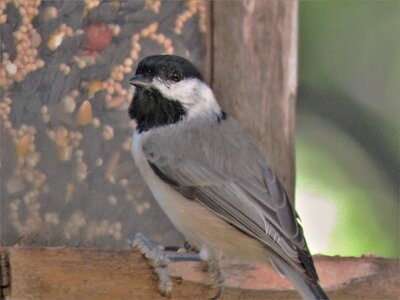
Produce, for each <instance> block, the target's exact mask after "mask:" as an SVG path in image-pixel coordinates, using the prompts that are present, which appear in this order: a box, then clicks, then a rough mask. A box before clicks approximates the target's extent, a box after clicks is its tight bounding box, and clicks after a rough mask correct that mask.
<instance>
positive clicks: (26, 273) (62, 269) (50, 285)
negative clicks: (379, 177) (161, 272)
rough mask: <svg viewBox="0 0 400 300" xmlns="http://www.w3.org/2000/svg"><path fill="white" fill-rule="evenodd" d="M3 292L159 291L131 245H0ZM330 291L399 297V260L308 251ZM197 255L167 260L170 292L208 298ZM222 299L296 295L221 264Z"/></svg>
mask: <svg viewBox="0 0 400 300" xmlns="http://www.w3.org/2000/svg"><path fill="white" fill-rule="evenodd" d="M0 257H1V263H0V266H1V268H0V270H1V272H0V275H1V282H2V295H3V297H4V295H6V296H10V297H11V298H12V299H14V300H17V299H97V300H98V299H143V300H146V299H165V298H162V297H161V296H160V295H159V294H158V293H157V283H158V282H157V279H156V276H155V275H154V273H153V272H152V269H151V267H150V266H149V265H148V263H147V261H146V260H145V259H144V258H143V257H142V255H141V254H139V253H138V252H136V251H131V250H107V251H105V250H90V249H72V248H0ZM315 262H316V266H317V269H318V273H319V274H320V277H321V283H322V286H323V287H324V288H325V290H326V291H327V292H328V294H329V295H330V296H331V298H332V299H378V298H379V299H398V296H399V260H394V259H382V258H375V257H363V258H339V257H321V256H318V257H315ZM199 266H200V265H199V264H196V263H174V264H171V265H170V272H171V274H172V276H173V279H174V280H173V282H174V289H173V291H172V299H207V296H209V295H211V293H212V290H211V289H210V288H209V286H208V285H207V284H206V283H207V274H206V273H205V272H203V271H201V268H200V267H199ZM221 267H222V269H223V272H224V273H225V277H226V289H225V292H224V297H223V299H299V296H298V294H297V293H296V292H295V291H294V289H293V288H292V286H291V285H290V284H289V283H288V282H287V281H286V280H285V279H283V278H281V277H279V276H277V275H276V274H275V273H274V272H273V271H272V270H271V269H269V268H268V267H266V266H264V265H261V264H260V265H249V264H244V263H241V262H238V261H233V260H224V261H223V262H222V264H221Z"/></svg>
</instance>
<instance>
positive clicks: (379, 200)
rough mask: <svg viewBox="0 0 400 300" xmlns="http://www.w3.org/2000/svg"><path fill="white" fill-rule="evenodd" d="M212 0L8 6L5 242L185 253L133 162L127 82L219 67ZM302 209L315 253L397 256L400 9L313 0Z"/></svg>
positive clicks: (302, 65) (300, 173)
mask: <svg viewBox="0 0 400 300" xmlns="http://www.w3.org/2000/svg"><path fill="white" fill-rule="evenodd" d="M207 5H208V2H206V1H199V0H187V1H169V2H162V1H160V0H143V1H129V2H128V1H117V0H111V1H96V0H87V1H39V0H32V1H2V2H0V24H1V35H0V38H1V45H2V48H1V65H0V88H1V94H0V96H1V99H0V133H1V134H0V163H1V166H0V167H1V169H0V245H15V244H24V245H46V246H60V245H66V246H86V247H100V248H121V247H126V240H127V239H128V238H132V237H133V236H134V234H135V233H136V232H137V231H142V232H145V233H146V234H149V235H150V236H151V237H152V238H153V239H155V240H156V241H158V242H162V243H166V242H168V243H169V244H173V243H180V242H182V237H181V236H180V235H179V234H178V233H176V231H175V230H174V229H173V227H172V226H171V224H170V223H169V221H168V220H166V219H165V218H164V217H162V214H161V212H160V210H159V208H158V206H157V205H156V204H155V202H154V200H153V199H152V197H151V195H150V193H149V191H148V190H147V188H146V187H145V186H144V183H143V181H142V179H141V178H140V175H139V174H138V172H137V170H136V169H135V167H134V165H133V161H132V158H131V156H130V152H129V149H130V146H131V138H130V137H131V135H132V132H133V126H134V125H133V124H132V123H131V121H130V120H129V118H128V115H127V107H128V105H129V102H130V100H131V98H132V91H131V89H130V87H129V84H128V82H127V79H128V78H129V76H130V75H131V74H132V72H133V71H134V69H135V67H136V65H137V62H138V61H139V60H140V59H141V58H142V57H144V56H147V55H150V54H155V53H175V54H178V55H182V56H185V57H187V58H189V59H191V60H192V61H194V62H195V63H196V64H197V65H198V66H199V67H200V68H201V69H202V71H203V72H208V71H209V70H208V69H207V62H208V58H207V55H208V52H207V47H208V45H207V42H206V38H207V34H208V32H207V30H208V27H207V20H208V15H207V13H208V11H209V10H208V9H209V8H208V6H207ZM299 7H300V9H299V21H300V24H299V89H298V97H297V112H296V119H297V121H296V208H297V210H298V212H299V215H300V216H301V218H302V223H303V226H304V231H305V234H306V236H307V240H308V243H309V246H310V249H311V251H312V253H322V254H327V255H342V256H359V255H362V254H376V255H380V256H384V257H399V165H400V155H399V129H400V124H399V120H398V115H399V112H400V101H399V100H400V97H399V96H400V91H399V84H400V81H399V79H400V76H399V75H400V74H399V72H400V45H399V37H400V4H399V2H398V1H301V2H300V5H299Z"/></svg>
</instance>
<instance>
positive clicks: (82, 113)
mask: <svg viewBox="0 0 400 300" xmlns="http://www.w3.org/2000/svg"><path fill="white" fill-rule="evenodd" d="M75 120H76V123H77V124H78V125H80V126H84V125H88V124H90V123H91V122H92V121H93V112H92V105H91V104H90V102H89V101H88V100H85V101H83V103H82V105H81V107H80V108H79V110H78V112H77V114H76V118H75Z"/></svg>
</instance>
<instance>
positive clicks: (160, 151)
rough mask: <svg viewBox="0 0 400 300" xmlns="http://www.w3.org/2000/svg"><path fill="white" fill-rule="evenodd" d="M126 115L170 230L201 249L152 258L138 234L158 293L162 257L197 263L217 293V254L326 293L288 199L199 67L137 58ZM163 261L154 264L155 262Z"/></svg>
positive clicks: (304, 290) (169, 58) (311, 294)
mask: <svg viewBox="0 0 400 300" xmlns="http://www.w3.org/2000/svg"><path fill="white" fill-rule="evenodd" d="M130 83H131V84H132V85H134V86H135V87H136V89H135V94H134V97H133V100H132V103H131V104H130V107H129V115H130V117H131V118H132V119H134V120H135V121H136V124H137V127H136V129H135V133H134V137H133V146H132V154H133V157H134V160H135V163H136V165H137V167H138V168H139V170H140V172H141V174H142V176H143V178H144V180H145V182H146V183H147V185H148V186H149V188H150V190H151V192H152V193H153V195H154V197H155V199H156V200H157V202H158V204H159V205H160V207H161V208H162V209H163V211H164V212H165V214H166V215H167V216H168V218H169V219H170V220H171V222H172V223H173V224H174V226H175V227H176V228H177V229H178V230H179V231H180V232H181V233H182V234H183V235H184V237H185V238H186V240H187V241H188V242H189V243H190V244H191V245H193V246H194V247H196V248H197V249H200V252H199V254H198V255H195V254H190V253H187V256H185V255H184V254H176V255H172V254H169V255H167V254H166V255H167V256H165V255H164V256H163V255H162V254H161V253H157V254H155V252H154V249H153V248H154V247H153V246H154V245H153V244H152V242H151V241H150V240H148V239H146V238H145V237H144V236H143V235H140V234H139V235H137V236H136V238H135V241H134V245H135V246H137V247H139V248H141V249H142V251H144V252H148V253H147V256H148V257H149V256H150V257H152V258H153V260H154V261H156V262H155V264H156V266H157V265H158V267H160V268H158V273H159V276H160V280H161V281H164V283H160V284H161V285H160V288H161V290H162V292H163V293H164V294H166V293H169V292H170V290H171V283H170V281H169V279H168V276H167V274H166V273H165V272H164V271H165V270H164V271H161V270H163V267H164V266H165V264H166V262H167V261H175V260H203V261H207V262H208V263H209V264H210V266H211V272H212V273H213V281H214V284H215V285H216V286H217V287H218V288H219V290H218V291H219V292H218V293H217V295H216V298H218V297H219V296H220V292H221V291H222V282H223V280H222V274H221V272H219V269H218V267H217V266H218V265H217V263H218V260H219V259H220V258H221V257H222V256H226V257H231V258H239V259H241V260H245V261H250V262H264V263H269V264H270V265H272V266H273V267H274V269H275V270H276V271H277V272H278V273H280V274H281V275H283V276H285V277H286V278H288V279H289V280H290V281H291V282H292V283H293V285H294V286H295V287H296V288H297V290H298V291H299V292H300V294H301V295H302V297H303V298H304V299H328V297H327V295H326V294H325V293H324V291H323V290H322V289H321V287H320V286H319V284H318V275H317V272H316V270H315V267H314V264H313V260H312V258H311V255H310V252H309V250H308V247H307V244H306V241H305V239H304V235H303V230H302V227H301V225H300V224H299V222H298V217H297V214H296V212H295V210H294V208H293V206H292V204H291V203H290V201H289V199H288V196H287V194H286V192H285V190H284V188H283V186H282V184H281V183H280V182H279V180H278V179H277V177H276V175H275V173H274V172H273V170H272V169H271V168H270V167H269V165H268V163H267V161H266V159H265V158H264V157H263V155H262V154H261V153H260V151H259V150H258V149H257V146H256V145H255V144H254V142H253V141H252V140H251V138H250V137H249V136H248V135H247V134H246V132H245V131H244V130H243V128H242V127H241V126H240V125H239V124H238V123H237V122H236V121H235V120H234V119H233V118H232V117H230V116H228V115H227V114H226V113H225V112H224V111H223V110H222V109H221V107H220V106H219V105H218V103H217V101H216V99H215V97H214V94H213V92H212V90H211V89H210V87H209V86H208V85H207V84H206V83H205V82H204V81H203V79H202V76H201V74H200V72H199V71H198V69H197V68H196V67H195V66H194V65H193V64H192V63H191V62H190V61H188V60H186V59H184V58H182V57H179V56H174V55H154V56H149V57H146V58H144V59H143V60H142V61H141V62H140V63H139V65H138V67H137V70H136V74H135V75H134V76H133V77H132V78H131V79H130ZM160 261H161V263H160Z"/></svg>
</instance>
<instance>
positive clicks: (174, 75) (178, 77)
mask: <svg viewBox="0 0 400 300" xmlns="http://www.w3.org/2000/svg"><path fill="white" fill-rule="evenodd" d="M169 78H170V79H171V80H172V81H175V82H178V81H181V79H182V76H181V74H180V73H179V72H178V71H174V72H172V73H171V74H170V76H169Z"/></svg>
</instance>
